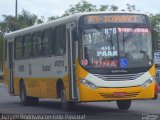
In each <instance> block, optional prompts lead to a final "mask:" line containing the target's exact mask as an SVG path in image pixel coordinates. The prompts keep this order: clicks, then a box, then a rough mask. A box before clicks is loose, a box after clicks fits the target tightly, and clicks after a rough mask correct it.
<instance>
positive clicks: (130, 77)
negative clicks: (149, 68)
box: [94, 72, 144, 81]
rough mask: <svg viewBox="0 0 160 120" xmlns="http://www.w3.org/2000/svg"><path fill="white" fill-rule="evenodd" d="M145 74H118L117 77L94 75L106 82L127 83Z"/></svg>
mask: <svg viewBox="0 0 160 120" xmlns="http://www.w3.org/2000/svg"><path fill="white" fill-rule="evenodd" d="M143 74H144V72H142V73H136V74H116V75H103V74H94V75H95V76H96V77H98V78H100V79H103V80H105V81H126V80H135V79H137V78H138V77H140V76H141V75H143Z"/></svg>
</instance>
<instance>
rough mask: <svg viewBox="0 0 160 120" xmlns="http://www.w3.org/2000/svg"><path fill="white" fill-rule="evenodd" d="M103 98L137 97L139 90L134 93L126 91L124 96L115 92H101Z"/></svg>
mask: <svg viewBox="0 0 160 120" xmlns="http://www.w3.org/2000/svg"><path fill="white" fill-rule="evenodd" d="M99 94H100V95H101V96H102V97H103V98H134V97H136V96H137V95H138V94H139V92H132V93H125V94H124V96H115V95H114V94H113V93H112V94H108V93H99Z"/></svg>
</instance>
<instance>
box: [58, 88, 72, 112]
mask: <svg viewBox="0 0 160 120" xmlns="http://www.w3.org/2000/svg"><path fill="white" fill-rule="evenodd" d="M74 104H75V103H74V102H71V101H67V96H66V91H65V89H64V87H63V86H62V88H61V107H62V109H63V110H65V111H68V110H71V109H72V107H73V106H74Z"/></svg>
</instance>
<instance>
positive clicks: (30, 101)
mask: <svg viewBox="0 0 160 120" xmlns="http://www.w3.org/2000/svg"><path fill="white" fill-rule="evenodd" d="M20 99H21V103H22V105H24V106H27V105H35V104H38V103H39V98H36V97H29V96H27V95H26V87H25V84H24V82H21V84H20Z"/></svg>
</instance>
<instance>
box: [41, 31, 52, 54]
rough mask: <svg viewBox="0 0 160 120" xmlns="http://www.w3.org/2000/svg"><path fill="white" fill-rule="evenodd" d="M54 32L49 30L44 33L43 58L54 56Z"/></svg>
mask: <svg viewBox="0 0 160 120" xmlns="http://www.w3.org/2000/svg"><path fill="white" fill-rule="evenodd" d="M52 34H53V30H52V29H48V30H45V31H44V32H43V52H42V54H43V56H49V55H52V48H53V47H52V45H53V35H52Z"/></svg>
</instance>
